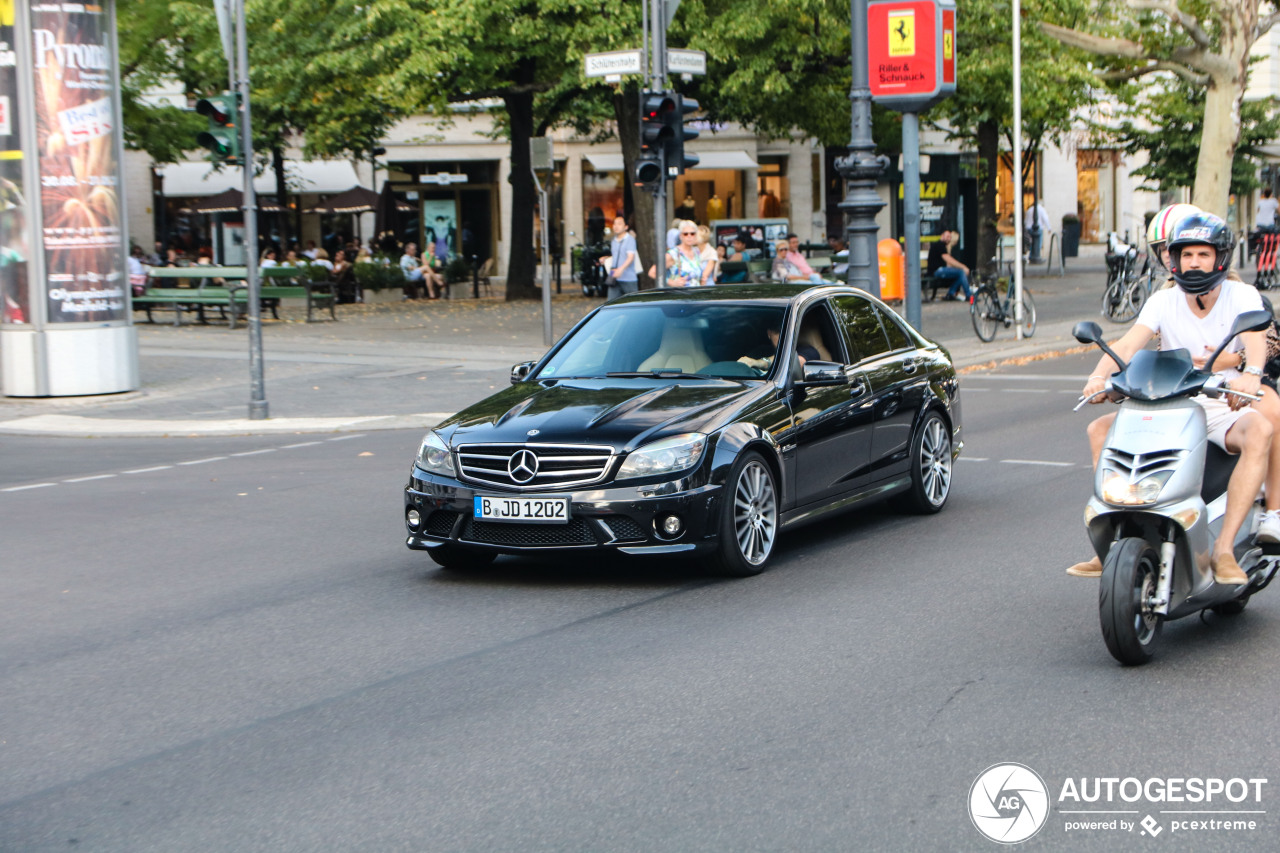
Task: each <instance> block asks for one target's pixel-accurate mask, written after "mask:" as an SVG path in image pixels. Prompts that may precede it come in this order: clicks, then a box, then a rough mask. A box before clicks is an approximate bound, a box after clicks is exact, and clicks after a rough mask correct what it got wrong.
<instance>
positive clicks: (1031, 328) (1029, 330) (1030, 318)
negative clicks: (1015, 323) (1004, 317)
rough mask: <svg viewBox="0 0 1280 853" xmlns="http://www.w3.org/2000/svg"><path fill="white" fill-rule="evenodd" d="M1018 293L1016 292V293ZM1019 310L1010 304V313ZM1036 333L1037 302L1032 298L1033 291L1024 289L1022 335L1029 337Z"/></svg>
mask: <svg viewBox="0 0 1280 853" xmlns="http://www.w3.org/2000/svg"><path fill="white" fill-rule="evenodd" d="M1015 295H1016V294H1015ZM1016 311H1017V306H1016V305H1014V304H1012V302H1011V303H1010V305H1009V313H1010V314H1011V315H1012V314H1014V312H1016ZM1035 333H1036V303H1035V302H1033V301H1032V299H1031V291H1029V290H1027V289H1026V288H1025V287H1024V288H1023V289H1022V336H1023V337H1024V338H1029V337H1031V336H1032V335H1034V334H1035Z"/></svg>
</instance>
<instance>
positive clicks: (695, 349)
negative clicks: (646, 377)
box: [639, 323, 711, 373]
mask: <svg viewBox="0 0 1280 853" xmlns="http://www.w3.org/2000/svg"><path fill="white" fill-rule="evenodd" d="M710 363H711V356H709V355H707V351H706V350H705V349H704V348H703V346H702V335H701V333H700V330H699V329H696V328H694V327H691V326H686V325H682V324H677V323H672V324H669V325H667V326H666V327H665V328H664V329H663V330H662V343H660V344H659V345H658V349H657V351H656V352H654V354H653V355H651V356H649V357H648V358H646V359H645V360H644V361H642V362H640V367H639V370H640V372H645V371H648V370H655V369H658V368H669V369H677V368H678V369H680V370H682V371H684V372H685V373H697V372H698V371H699V370H701V369H702V368H704V367H706V366H707V365H708V364H710Z"/></svg>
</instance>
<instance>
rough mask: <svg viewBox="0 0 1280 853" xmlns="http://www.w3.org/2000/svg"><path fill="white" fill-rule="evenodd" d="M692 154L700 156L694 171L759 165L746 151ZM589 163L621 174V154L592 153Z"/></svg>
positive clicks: (597, 169)
mask: <svg viewBox="0 0 1280 853" xmlns="http://www.w3.org/2000/svg"><path fill="white" fill-rule="evenodd" d="M688 152H689V153H690V154H697V155H698V165H696V166H694V167H693V168H694V169H756V168H759V165H760V164H759V163H757V162H756V161H755V159H754V158H752V156H751V155H750V154H748V153H747V152H746V151H742V150H738V151H697V150H695V149H693V148H690V149H688ZM586 156H587V162H588V163H590V164H591V168H592V169H593V170H595V171H597V172H621V171H622V154H621V152H618V153H612V152H603V151H601V152H595V151H593V152H591V153H589V154H587V155H586Z"/></svg>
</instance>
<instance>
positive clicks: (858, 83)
mask: <svg viewBox="0 0 1280 853" xmlns="http://www.w3.org/2000/svg"><path fill="white" fill-rule="evenodd" d="M850 29H851V31H852V39H851V41H852V43H853V45H852V46H853V49H852V56H853V87H852V89H851V91H850V98H851V99H852V100H853V135H852V138H851V140H850V141H849V154H848V155H847V156H845V157H840V158H838V159H837V160H836V171H838V172H839V173H840V175H841V177H843V178H844V179H845V180H846V181H848V182H849V191H848V193H847V194H846V195H845V199H844V201H842V202H840V209H841V210H843V211H844V212H845V216H846V222H847V223H848V225H847V226H846V228H847V235H848V239H847V242H848V244H849V284H851V285H853V286H854V287H860V288H862V289H863V290H865V291H867V292H868V293H871V294H873V295H875V296H879V295H880V267H879V259H878V257H877V255H876V214H877V213H879V212H880V208H882V207H884V202H882V201H881V200H880V195H879V194H878V193H877V192H876V183H877V182H878V180H879V178H880V176H881V175H882V174H884V171H885V169H887V168H888V166H889V158H887V157H885V156H884V155H882V154H876V144H875V141H874V140H873V139H872V138H871V87H870V85H869V83H868V81H867V0H852V21H851V26H850Z"/></svg>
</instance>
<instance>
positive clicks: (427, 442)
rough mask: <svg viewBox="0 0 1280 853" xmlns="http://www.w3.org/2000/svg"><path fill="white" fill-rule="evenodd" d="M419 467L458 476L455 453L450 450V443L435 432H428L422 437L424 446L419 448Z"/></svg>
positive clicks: (434, 472) (435, 472)
mask: <svg viewBox="0 0 1280 853" xmlns="http://www.w3.org/2000/svg"><path fill="white" fill-rule="evenodd" d="M418 467H420V468H421V469H422V470H424V471H430V472H431V473H433V474H448V475H449V476H450V477H456V476H458V472H457V470H456V469H455V468H454V467H453V454H452V453H450V452H449V445H447V444H445V443H444V439H442V438H441V437H440V436H438V435H436V434H435V433H434V432H429V433H427V434H426V437H424V438H423V439H422V446H421V447H419V448H418Z"/></svg>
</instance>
